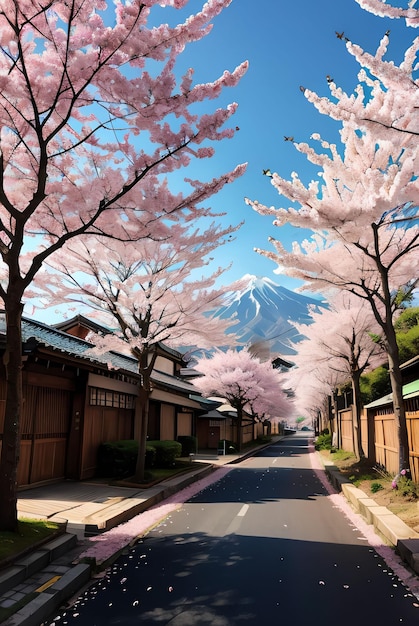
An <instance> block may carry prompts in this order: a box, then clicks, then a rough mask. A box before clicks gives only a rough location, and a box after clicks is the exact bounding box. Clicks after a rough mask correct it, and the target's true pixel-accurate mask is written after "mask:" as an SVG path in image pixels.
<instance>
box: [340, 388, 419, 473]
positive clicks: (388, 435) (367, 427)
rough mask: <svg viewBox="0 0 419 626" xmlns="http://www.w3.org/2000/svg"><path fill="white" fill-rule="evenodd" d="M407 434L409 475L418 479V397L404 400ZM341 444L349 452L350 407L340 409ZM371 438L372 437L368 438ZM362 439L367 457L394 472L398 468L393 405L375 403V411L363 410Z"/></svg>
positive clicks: (351, 425) (350, 433)
mask: <svg viewBox="0 0 419 626" xmlns="http://www.w3.org/2000/svg"><path fill="white" fill-rule="evenodd" d="M405 408H406V422H407V430H408V437H409V457H410V471H411V478H412V480H413V481H414V482H415V483H419V397H414V398H410V399H407V400H406V401H405ZM338 419H339V427H340V434H341V441H340V447H341V448H342V449H343V450H347V451H349V452H353V451H354V446H353V432H354V430H353V428H354V426H353V417H352V410H351V409H345V410H342V411H339V418H338ZM371 437H372V438H373V441H371V440H370V438H371ZM361 440H362V447H363V450H364V453H365V454H366V456H367V457H368V458H370V460H371V461H372V462H373V463H375V464H377V465H379V466H380V467H382V468H383V469H385V471H386V472H388V473H389V474H390V475H392V476H395V475H396V474H397V473H398V471H399V448H398V439H397V430H396V424H395V419H394V413H393V407H392V405H387V406H381V407H376V408H375V409H374V412H372V411H370V412H369V413H368V414H367V411H365V410H364V412H363V415H362V418H361Z"/></svg>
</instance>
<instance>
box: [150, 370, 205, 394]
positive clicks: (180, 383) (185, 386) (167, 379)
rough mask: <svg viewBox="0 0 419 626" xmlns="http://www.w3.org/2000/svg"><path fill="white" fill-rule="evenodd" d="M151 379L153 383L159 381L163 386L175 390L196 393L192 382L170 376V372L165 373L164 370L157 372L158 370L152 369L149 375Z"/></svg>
mask: <svg viewBox="0 0 419 626" xmlns="http://www.w3.org/2000/svg"><path fill="white" fill-rule="evenodd" d="M151 380H152V381H153V382H155V383H161V384H163V385H164V386H165V387H171V388H172V389H176V390H177V391H182V392H183V393H185V392H186V393H190V394H192V393H195V394H196V393H197V392H196V387H194V385H192V383H190V382H188V381H187V380H181V379H180V378H177V377H176V376H171V375H170V374H166V373H165V372H159V371H158V370H154V371H153V373H152V375H151Z"/></svg>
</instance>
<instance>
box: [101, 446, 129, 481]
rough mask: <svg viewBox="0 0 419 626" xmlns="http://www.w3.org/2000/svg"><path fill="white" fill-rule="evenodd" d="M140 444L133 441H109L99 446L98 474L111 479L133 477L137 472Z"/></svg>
mask: <svg viewBox="0 0 419 626" xmlns="http://www.w3.org/2000/svg"><path fill="white" fill-rule="evenodd" d="M137 455H138V442H137V441H134V440H132V439H124V440H121V441H107V442H105V443H102V444H101V445H100V446H99V450H98V474H99V476H106V477H111V478H124V477H125V476H131V475H132V474H133V473H134V471H135V464H136V461H137Z"/></svg>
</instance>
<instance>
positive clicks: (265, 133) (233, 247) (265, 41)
mask: <svg viewBox="0 0 419 626" xmlns="http://www.w3.org/2000/svg"><path fill="white" fill-rule="evenodd" d="M201 6H202V2H201V0H191V1H190V2H189V3H188V6H187V10H186V11H183V14H188V15H189V14H190V13H192V12H196V11H198V10H199V8H200V7H201ZM170 15H173V17H174V18H177V19H179V15H180V12H179V11H174V10H172V9H165V10H162V17H163V21H171V18H170ZM168 16H169V17H168ZM387 29H390V31H391V34H390V41H391V45H390V51H389V58H391V59H393V60H395V61H397V62H399V61H400V59H401V56H402V54H403V52H404V51H405V49H406V48H407V47H408V46H409V44H410V43H411V41H412V40H413V38H414V35H415V31H414V30H412V29H408V28H407V27H406V26H405V25H404V22H402V21H400V20H388V19H382V18H378V17H375V16H373V15H371V14H369V13H367V12H365V11H363V10H362V9H360V7H359V6H358V4H357V3H356V2H355V0H338V1H337V0H316V1H315V2H313V0H300V1H299V2H287V3H285V2H282V1H281V0H276V1H275V0H259V1H258V2H257V3H255V2H254V0H252V1H251V0H233V2H232V3H231V5H230V6H229V7H228V8H227V9H225V10H224V11H223V13H222V14H221V15H220V16H219V17H218V18H216V20H215V21H214V27H213V30H212V32H211V33H210V35H208V36H207V37H205V38H204V39H203V40H202V41H200V42H198V43H195V44H192V45H190V46H189V47H188V48H187V50H186V51H185V52H184V53H183V54H182V55H181V57H180V58H179V70H181V71H182V72H183V71H184V69H185V68H187V67H189V66H191V67H193V68H194V70H195V75H194V79H195V81H196V82H207V81H211V80H214V79H216V78H217V77H218V76H219V75H220V74H221V73H222V72H223V71H224V69H228V70H232V69H234V68H235V67H236V66H237V65H238V64H239V63H241V62H242V61H243V60H248V61H249V63H250V66H249V70H248V72H247V74H246V76H245V77H244V78H243V79H242V81H241V83H240V84H239V86H238V87H235V88H233V89H228V90H226V91H225V93H224V94H223V96H222V98H221V99H220V100H219V101H217V105H219V104H220V103H221V104H223V105H224V104H227V103H228V102H231V101H236V102H238V104H239V109H238V112H237V113H236V114H235V115H234V117H233V124H234V125H237V126H238V127H239V128H240V131H239V132H238V133H236V136H235V137H234V139H232V140H226V141H223V142H221V143H220V144H218V145H216V146H215V147H216V155H215V156H214V157H213V158H212V159H210V160H205V161H204V162H203V164H201V166H200V167H201V176H200V177H201V178H205V179H206V178H208V179H209V178H212V177H213V176H215V175H218V174H220V173H222V172H223V171H227V170H229V169H232V168H233V167H234V166H235V165H236V164H237V163H241V162H248V169H247V172H246V174H245V175H244V176H243V177H242V178H240V179H239V180H237V181H236V182H235V183H233V184H232V185H228V186H227V187H226V188H225V189H224V190H223V191H222V192H221V193H219V194H217V196H214V197H213V198H212V201H211V205H212V206H213V208H214V209H216V210H220V211H226V213H227V217H226V218H225V221H227V222H229V223H234V224H236V223H238V222H240V221H242V220H245V224H244V226H243V227H242V228H241V230H240V231H239V232H238V233H237V237H236V241H235V242H233V243H232V244H229V245H228V246H223V247H222V248H220V249H219V251H218V254H217V253H216V255H215V260H216V262H217V263H218V264H220V265H223V266H224V265H225V266H226V265H228V263H229V262H232V263H233V265H232V268H231V269H230V270H229V271H228V272H227V273H226V274H225V275H224V279H223V283H225V284H228V283H229V282H231V281H232V280H235V279H237V278H240V277H241V276H243V275H244V274H247V273H250V274H255V275H257V276H267V277H269V278H271V279H273V280H274V281H275V282H277V283H278V284H281V285H283V286H285V287H288V288H290V289H293V288H295V287H296V286H298V283H297V282H296V281H292V280H291V279H288V278H287V277H285V276H282V275H275V274H274V273H273V272H274V270H275V264H274V263H272V262H271V261H269V260H267V259H265V258H264V257H262V256H261V255H259V254H257V253H256V252H254V251H253V249H254V247H259V248H265V249H266V248H269V243H268V237H269V236H271V235H272V236H274V237H275V238H277V239H281V241H282V242H283V243H284V244H285V245H286V246H289V245H290V243H291V242H292V241H293V240H295V239H301V238H303V235H304V233H303V232H302V231H300V230H296V229H293V228H292V227H288V226H286V227H282V228H281V229H279V228H276V227H274V226H272V219H271V218H270V217H262V216H260V215H258V214H256V213H255V212H254V211H253V210H252V209H251V208H250V207H248V206H247V205H246V204H245V202H244V198H245V197H249V198H252V199H257V200H259V201H260V202H263V203H264V204H268V205H276V206H281V199H280V197H279V196H278V194H277V193H276V192H275V190H274V189H273V188H272V187H271V185H270V181H269V179H268V178H267V177H265V176H263V175H262V170H263V169H265V168H270V169H271V170H272V171H276V172H278V173H279V174H281V175H282V176H284V177H288V176H289V175H290V173H291V172H292V171H294V170H295V171H297V172H298V173H299V175H300V177H301V178H302V179H303V180H304V181H308V180H310V179H311V178H312V177H313V176H314V175H315V171H314V170H311V169H310V166H309V165H308V164H307V162H306V160H305V158H304V157H303V156H302V155H300V154H299V153H297V151H296V150H295V148H294V146H293V145H292V143H291V142H286V141H284V136H293V137H294V138H295V140H296V141H307V140H309V137H310V135H311V134H312V133H313V132H320V133H321V134H322V136H323V137H324V138H325V139H328V140H333V141H338V129H339V125H338V124H337V123H336V122H333V121H331V120H329V119H327V118H325V117H324V116H322V115H320V114H319V113H318V112H317V111H316V110H315V109H314V107H313V106H312V105H311V104H310V103H308V102H307V101H306V99H305V98H304V96H303V94H302V93H301V91H300V85H304V86H305V87H309V88H310V89H313V90H315V91H317V92H318V93H320V94H322V95H328V88H327V81H326V76H327V75H330V76H332V77H333V78H334V80H335V81H336V83H337V84H338V85H340V86H342V87H343V88H344V89H346V90H349V91H352V90H353V89H354V87H355V86H356V84H357V72H358V70H359V66H358V65H357V64H356V63H355V61H354V60H353V59H352V57H351V56H350V55H349V54H348V52H347V51H346V48H345V45H344V42H343V41H341V40H339V39H338V38H337V37H336V34H335V32H336V31H338V32H342V31H344V32H345V35H346V36H348V37H349V38H350V39H351V40H352V41H354V42H355V43H358V44H360V45H361V46H363V47H364V48H366V49H367V50H368V51H371V52H374V51H375V49H376V48H377V46H378V43H379V41H380V39H381V37H382V36H383V34H384V33H385V32H386V30H387ZM209 104H210V106H212V103H209ZM184 174H185V175H188V172H186V171H185V172H184ZM194 174H195V172H194ZM284 204H285V205H287V201H284Z"/></svg>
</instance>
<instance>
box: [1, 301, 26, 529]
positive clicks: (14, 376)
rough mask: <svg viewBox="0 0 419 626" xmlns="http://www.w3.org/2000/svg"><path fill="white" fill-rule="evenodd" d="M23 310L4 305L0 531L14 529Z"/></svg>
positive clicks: (13, 305) (16, 306)
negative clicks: (4, 336) (4, 382)
mask: <svg viewBox="0 0 419 626" xmlns="http://www.w3.org/2000/svg"><path fill="white" fill-rule="evenodd" d="M22 310H23V306H22V304H21V303H20V302H17V303H16V302H10V301H9V302H7V303H6V329H7V330H6V351H5V353H4V356H3V361H4V366H5V371H6V406H5V416H4V429H3V441H2V447H1V457H0V493H1V500H2V506H1V507H0V530H1V531H5V530H7V531H12V532H15V531H16V530H17V466H18V462H19V453H20V430H19V428H20V416H21V408H22V395H23V394H22Z"/></svg>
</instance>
